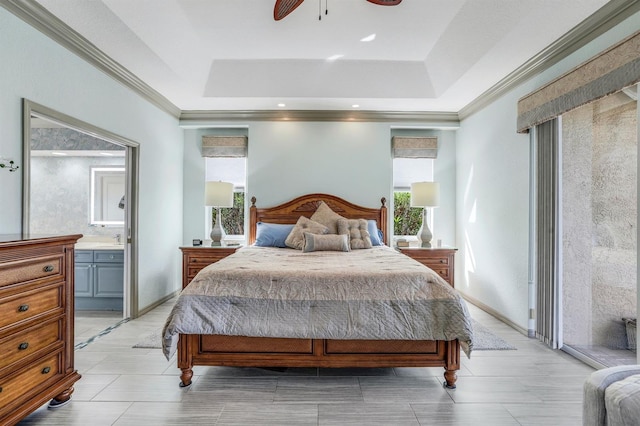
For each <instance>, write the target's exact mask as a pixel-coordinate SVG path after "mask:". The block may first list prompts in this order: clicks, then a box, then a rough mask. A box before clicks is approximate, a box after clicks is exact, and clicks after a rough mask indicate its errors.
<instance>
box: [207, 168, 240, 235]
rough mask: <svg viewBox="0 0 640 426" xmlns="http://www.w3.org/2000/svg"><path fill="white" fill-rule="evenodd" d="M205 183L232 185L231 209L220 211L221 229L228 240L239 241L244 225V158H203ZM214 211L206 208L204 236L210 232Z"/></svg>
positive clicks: (213, 220)
mask: <svg viewBox="0 0 640 426" xmlns="http://www.w3.org/2000/svg"><path fill="white" fill-rule="evenodd" d="M205 161H206V163H205V170H206V179H205V181H206V182H209V181H223V182H231V183H233V188H234V190H233V192H234V194H233V207H231V208H223V209H221V210H220V213H221V215H222V227H223V228H224V230H225V232H226V233H227V237H228V239H234V237H235V239H239V238H238V237H241V236H244V225H245V214H244V208H245V201H244V190H245V185H246V169H247V166H246V158H244V157H205ZM216 214H217V212H216V209H213V208H210V207H209V208H208V210H207V215H206V224H205V230H206V235H209V233H210V232H211V227H212V226H213V223H214V222H215V219H216Z"/></svg>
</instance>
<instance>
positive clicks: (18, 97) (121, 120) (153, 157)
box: [0, 8, 183, 308]
mask: <svg viewBox="0 0 640 426" xmlns="http://www.w3.org/2000/svg"><path fill="white" fill-rule="evenodd" d="M0 64H2V65H1V66H0V94H1V95H0V155H2V156H3V157H10V158H12V159H14V160H17V163H18V164H22V128H21V126H22V124H21V123H22V99H23V98H27V99H29V100H31V101H33V102H36V103H39V104H41V105H44V106H47V107H49V108H52V109H54V110H56V111H59V112H61V113H64V114H66V115H69V116H71V117H74V118H76V119H79V120H82V121H85V122H87V123H89V124H91V125H94V126H96V127H99V128H102V129H105V130H108V131H110V132H112V133H115V134H118V135H120V136H122V137H125V138H129V139H131V140H134V141H136V142H138V143H139V144H140V180H139V189H140V203H139V214H140V224H139V269H138V276H139V307H140V308H144V307H145V306H147V305H149V304H151V303H153V302H155V301H157V300H158V299H160V298H162V297H163V296H165V295H167V294H170V293H171V292H173V291H174V290H175V289H178V288H180V256H179V252H178V250H177V247H178V246H179V245H180V243H181V241H182V226H181V224H182V188H183V185H182V179H183V176H182V157H183V131H182V129H180V127H179V126H178V120H177V119H176V118H175V117H172V116H170V115H168V114H167V113H165V112H163V111H161V110H159V109H158V108H156V107H155V106H153V105H151V104H149V103H148V102H147V101H145V100H143V99H142V98H141V97H139V96H138V95H136V94H134V93H133V92H131V91H130V90H129V89H127V88H126V87H124V86H122V85H121V84H120V83H117V82H116V81H115V80H113V79H112V78H110V77H108V76H107V75H105V74H103V73H102V72H100V71H98V70H97V69H95V68H94V67H92V66H91V65H89V64H88V63H86V62H85V61H83V60H82V59H80V58H78V57H76V56H75V55H73V54H72V53H70V52H69V51H68V50H66V49H65V48H63V47H61V46H60V45H58V44H57V43H55V42H53V41H52V40H50V39H49V38H47V37H46V36H44V35H43V34H41V33H40V32H38V31H37V30H35V29H33V28H32V27H31V26H29V25H27V24H25V23H24V22H22V21H21V20H20V19H18V18H17V17H15V16H14V15H12V14H11V13H9V12H7V11H6V10H5V9H3V8H0ZM21 199H22V176H21V173H9V172H7V171H6V170H0V200H2V209H0V233H3V234H7V233H19V232H20V231H21V226H22V211H21V210H22V209H21V206H22V204H21V203H22V201H21Z"/></svg>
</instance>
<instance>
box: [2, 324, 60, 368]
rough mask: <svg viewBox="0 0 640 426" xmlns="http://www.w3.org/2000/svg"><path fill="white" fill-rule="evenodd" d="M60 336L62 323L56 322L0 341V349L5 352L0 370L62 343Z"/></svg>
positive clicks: (41, 325) (40, 325)
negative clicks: (57, 343)
mask: <svg viewBox="0 0 640 426" xmlns="http://www.w3.org/2000/svg"><path fill="white" fill-rule="evenodd" d="M60 336H61V333H60V321H59V320H55V321H50V322H48V323H45V324H39V325H38V326H35V327H31V328H29V329H27V330H24V331H22V332H19V333H16V334H13V335H11V337H9V338H7V339H5V340H2V341H0V347H2V348H3V352H4V353H3V355H2V357H1V358H0V370H2V369H3V368H4V367H6V366H8V365H11V364H13V363H14V362H16V361H18V360H20V359H23V358H25V357H27V356H29V355H31V354H34V353H36V352H38V351H39V350H41V349H44V348H46V347H47V346H49V345H51V344H53V343H55V342H57V341H62V340H61V338H60Z"/></svg>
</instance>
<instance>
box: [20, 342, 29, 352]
mask: <svg viewBox="0 0 640 426" xmlns="http://www.w3.org/2000/svg"><path fill="white" fill-rule="evenodd" d="M28 347H29V342H22V343H20V344H19V345H18V350H19V351H24V350H25V349H27V348H28Z"/></svg>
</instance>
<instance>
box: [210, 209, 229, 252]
mask: <svg viewBox="0 0 640 426" xmlns="http://www.w3.org/2000/svg"><path fill="white" fill-rule="evenodd" d="M216 210H217V212H216V222H215V223H214V224H213V228H211V234H210V236H211V247H220V246H222V240H224V238H225V237H226V236H227V234H226V232H224V228H222V216H220V207H217V208H216Z"/></svg>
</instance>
